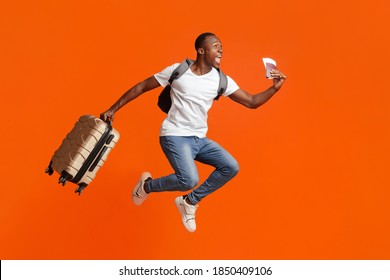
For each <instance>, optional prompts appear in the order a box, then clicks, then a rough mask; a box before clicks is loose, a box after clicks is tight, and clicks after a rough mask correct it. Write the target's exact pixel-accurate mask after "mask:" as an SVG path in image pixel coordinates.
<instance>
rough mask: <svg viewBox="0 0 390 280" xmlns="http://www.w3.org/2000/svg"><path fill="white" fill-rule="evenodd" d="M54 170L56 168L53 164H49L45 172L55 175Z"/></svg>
mask: <svg viewBox="0 0 390 280" xmlns="http://www.w3.org/2000/svg"><path fill="white" fill-rule="evenodd" d="M53 172H54V170H53V168H51V166H48V167H47V168H46V170H45V173H47V174H49V175H50V176H51V175H53Z"/></svg>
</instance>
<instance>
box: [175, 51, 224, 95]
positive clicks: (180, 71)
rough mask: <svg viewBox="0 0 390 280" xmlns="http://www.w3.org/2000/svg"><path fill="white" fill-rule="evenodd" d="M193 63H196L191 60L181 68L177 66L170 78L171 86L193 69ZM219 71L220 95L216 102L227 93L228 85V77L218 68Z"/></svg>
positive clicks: (181, 65) (183, 62)
mask: <svg viewBox="0 0 390 280" xmlns="http://www.w3.org/2000/svg"><path fill="white" fill-rule="evenodd" d="M193 63H194V61H193V60H192V59H189V58H186V59H185V60H183V61H182V62H181V63H180V64H179V66H177V67H176V68H175V70H173V73H172V75H171V77H170V78H169V80H168V83H169V84H170V85H171V84H172V82H173V81H174V80H176V79H179V78H180V77H181V76H182V75H183V74H184V73H185V72H186V71H187V70H188V69H189V68H190V67H191V65H192V64H193ZM217 71H218V73H219V85H218V94H217V96H216V97H215V98H214V100H218V99H219V98H220V97H221V95H222V94H224V93H225V91H226V89H227V84H228V81H227V77H226V75H225V74H224V73H223V72H222V70H221V69H219V68H218V69H217Z"/></svg>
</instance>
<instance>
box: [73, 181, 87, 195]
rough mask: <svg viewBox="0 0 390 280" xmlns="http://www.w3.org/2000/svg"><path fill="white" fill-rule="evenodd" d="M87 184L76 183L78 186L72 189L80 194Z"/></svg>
mask: <svg viewBox="0 0 390 280" xmlns="http://www.w3.org/2000/svg"><path fill="white" fill-rule="evenodd" d="M87 186H88V185H87V184H86V183H81V184H79V185H78V187H77V188H76V190H75V191H74V192H75V193H78V194H79V195H81V192H82V191H83V190H84V189H85V188H86V187H87Z"/></svg>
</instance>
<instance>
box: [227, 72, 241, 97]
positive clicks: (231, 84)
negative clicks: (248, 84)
mask: <svg viewBox="0 0 390 280" xmlns="http://www.w3.org/2000/svg"><path fill="white" fill-rule="evenodd" d="M227 80H228V84H227V89H226V91H225V93H224V94H223V95H224V96H229V95H230V94H232V93H234V92H235V91H236V90H238V89H239V88H240V87H239V86H238V85H237V83H236V82H235V81H234V80H233V79H232V78H230V77H229V76H227Z"/></svg>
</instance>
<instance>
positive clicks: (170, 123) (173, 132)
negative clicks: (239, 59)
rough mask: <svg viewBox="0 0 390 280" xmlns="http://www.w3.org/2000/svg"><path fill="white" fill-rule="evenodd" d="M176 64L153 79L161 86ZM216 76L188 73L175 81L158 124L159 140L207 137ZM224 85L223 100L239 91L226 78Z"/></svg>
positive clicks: (213, 74) (217, 79)
mask: <svg viewBox="0 0 390 280" xmlns="http://www.w3.org/2000/svg"><path fill="white" fill-rule="evenodd" d="M177 66H179V63H175V64H173V65H171V66H168V67H167V68H165V69H164V70H163V71H161V72H159V73H157V74H155V75H154V77H155V78H156V79H157V81H158V82H159V83H160V85H161V86H163V87H165V86H167V85H168V80H169V78H170V77H171V75H172V72H173V71H174V70H175V68H176V67H177ZM219 79H220V78H219V73H218V71H217V70H216V69H214V68H212V70H211V71H210V72H209V73H207V74H204V75H200V76H199V75H196V74H194V73H193V72H192V71H191V69H188V70H187V71H186V72H185V73H184V74H183V75H182V76H181V77H180V78H179V79H176V80H174V81H173V82H172V85H171V87H172V89H171V100H172V106H171V109H170V110H169V112H168V114H167V117H166V118H165V120H164V122H163V123H162V126H161V129H160V136H197V137H199V138H203V137H205V136H206V133H207V129H208V126H207V112H208V111H209V109H210V108H211V105H212V104H213V100H214V98H215V97H216V96H217V91H218V85H219ZM227 79H228V85H227V89H226V91H225V93H224V94H223V95H224V96H228V95H230V94H232V93H233V92H235V91H236V90H238V89H239V87H238V85H237V84H236V82H235V81H234V80H233V79H232V78H230V77H229V76H227Z"/></svg>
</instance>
